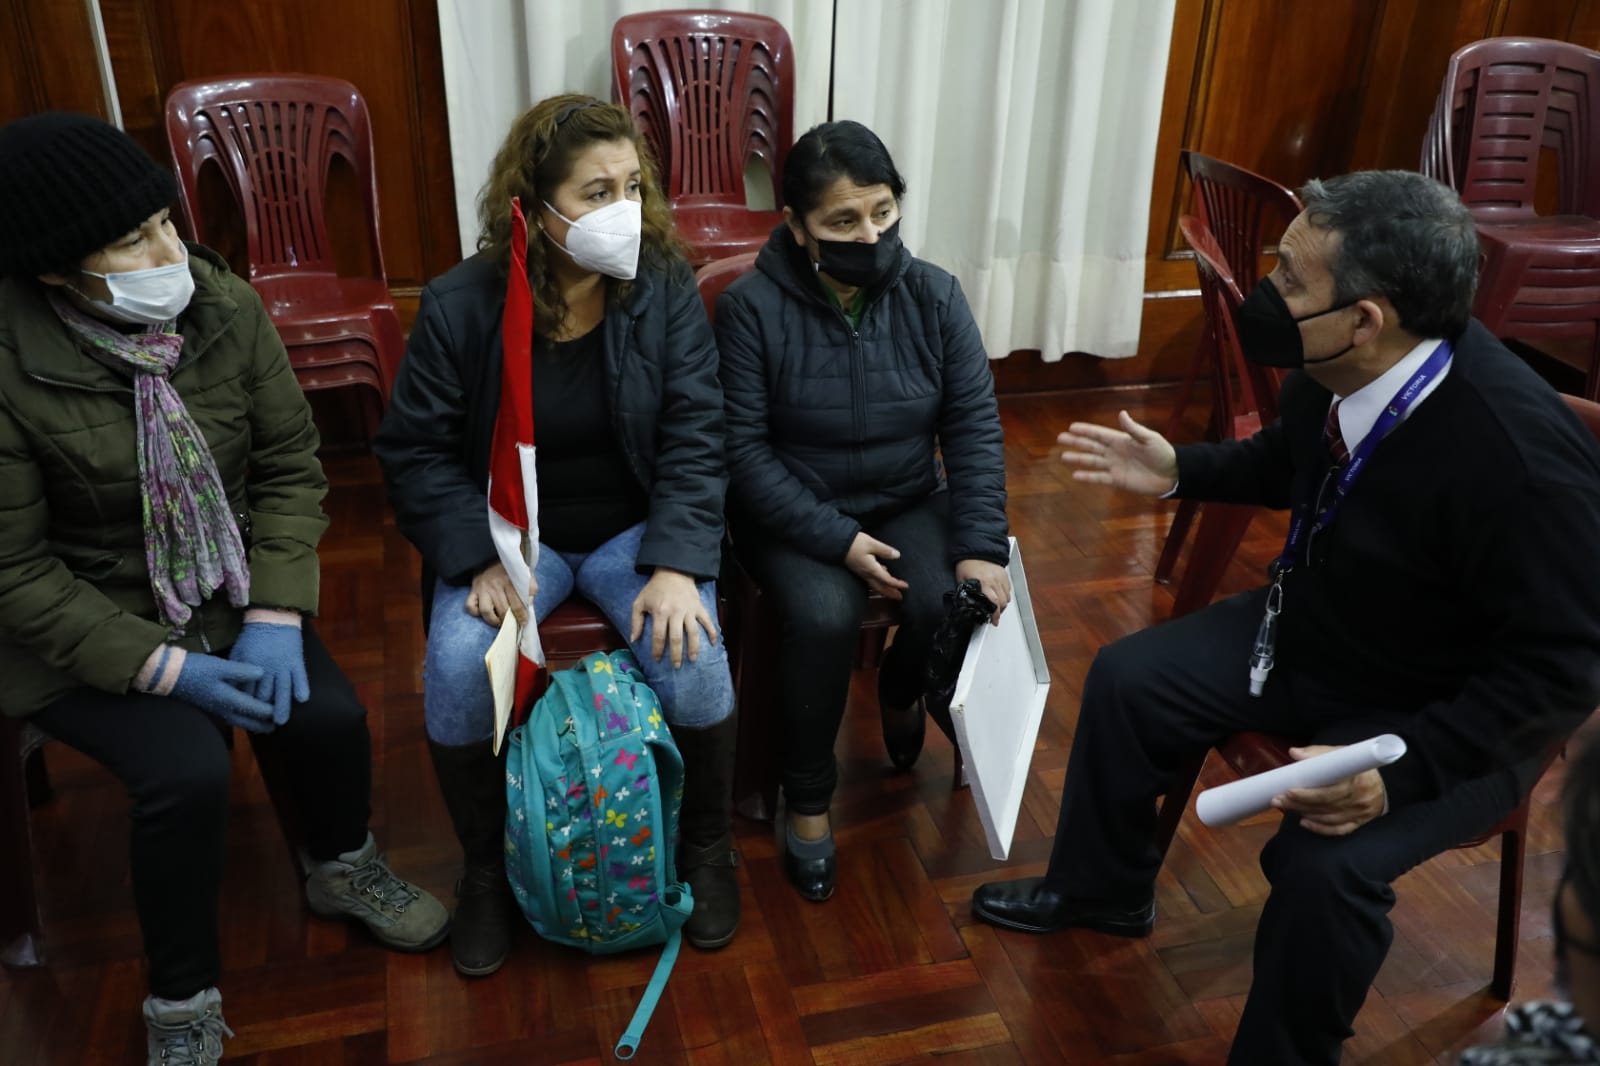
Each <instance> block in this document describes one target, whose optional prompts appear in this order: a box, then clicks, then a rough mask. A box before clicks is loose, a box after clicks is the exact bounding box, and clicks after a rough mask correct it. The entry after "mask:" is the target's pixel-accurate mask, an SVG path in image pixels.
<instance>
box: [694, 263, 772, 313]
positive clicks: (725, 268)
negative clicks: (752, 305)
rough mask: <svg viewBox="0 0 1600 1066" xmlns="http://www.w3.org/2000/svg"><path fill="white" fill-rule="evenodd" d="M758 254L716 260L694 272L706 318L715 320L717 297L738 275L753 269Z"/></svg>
mask: <svg viewBox="0 0 1600 1066" xmlns="http://www.w3.org/2000/svg"><path fill="white" fill-rule="evenodd" d="M759 254H760V253H759V252H744V253H742V254H740V255H732V256H729V257H728V258H726V259H718V260H717V261H716V262H714V263H707V264H706V265H705V266H703V267H701V268H700V269H699V270H697V271H695V274H694V280H695V284H696V285H697V286H698V287H699V289H700V302H701V303H703V304H705V306H706V318H708V319H711V320H713V321H714V320H715V319H716V317H717V297H719V296H721V295H722V290H723V289H726V288H727V287H728V286H729V285H732V284H733V283H734V281H735V280H737V279H738V278H739V276H740V275H742V274H744V273H745V272H746V271H749V270H751V269H753V268H754V267H755V265H756V256H757V255H759Z"/></svg>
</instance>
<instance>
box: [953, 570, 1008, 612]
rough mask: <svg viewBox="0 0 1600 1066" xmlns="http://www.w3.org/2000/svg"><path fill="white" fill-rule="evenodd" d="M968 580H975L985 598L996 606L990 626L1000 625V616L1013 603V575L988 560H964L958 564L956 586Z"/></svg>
mask: <svg viewBox="0 0 1600 1066" xmlns="http://www.w3.org/2000/svg"><path fill="white" fill-rule="evenodd" d="M968 578H973V579H975V580H976V581H977V582H978V588H979V589H980V590H982V592H983V595H984V598H985V599H987V600H988V601H989V602H990V603H992V604H994V614H992V615H990V616H989V624H990V625H996V626H997V625H999V624H1000V616H1001V615H1002V614H1004V613H1005V609H1006V607H1007V606H1008V605H1009V604H1010V603H1011V575H1010V574H1008V573H1007V572H1006V568H1005V567H1003V566H998V565H996V564H995V563H991V562H989V561H988V560H987V559H963V560H961V561H960V562H959V563H957V564H956V584H958V585H959V584H961V582H963V581H965V580H967V579H968Z"/></svg>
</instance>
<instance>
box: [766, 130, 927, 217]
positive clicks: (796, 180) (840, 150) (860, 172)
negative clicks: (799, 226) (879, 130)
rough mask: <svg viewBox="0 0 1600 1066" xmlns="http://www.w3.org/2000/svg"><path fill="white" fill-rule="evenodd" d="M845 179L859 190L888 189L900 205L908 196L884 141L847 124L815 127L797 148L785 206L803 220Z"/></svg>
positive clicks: (789, 162) (786, 177) (789, 164)
mask: <svg viewBox="0 0 1600 1066" xmlns="http://www.w3.org/2000/svg"><path fill="white" fill-rule="evenodd" d="M840 178H849V179H850V180H851V181H853V182H855V183H856V184H857V185H887V186H889V191H890V192H892V193H894V198H895V199H896V200H899V199H900V198H901V197H902V196H904V195H905V192H906V179H904V178H902V177H901V176H900V172H899V171H898V170H896V169H895V166H894V160H893V159H892V158H890V156H889V149H887V148H885V147H884V146H883V142H882V141H881V140H879V139H878V135H877V134H876V133H873V132H872V131H871V130H869V129H867V127H865V126H863V125H862V124H861V123H859V122H852V121H850V120H849V119H845V120H844V121H841V122H824V123H823V124H822V125H820V126H813V127H811V128H810V129H809V130H807V131H806V132H805V133H804V134H803V135H802V136H801V138H800V139H799V140H798V141H795V142H794V147H793V148H791V149H789V156H788V158H787V159H785V160H784V163H783V202H784V204H785V205H786V206H787V207H789V208H790V209H791V210H792V211H794V213H795V215H796V216H798V217H799V218H802V219H803V218H805V216H807V215H809V214H810V213H811V212H812V211H815V210H816V208H817V205H818V204H819V203H821V202H822V194H823V193H824V192H826V191H827V189H828V186H830V185H832V184H833V183H834V182H836V181H838V180H839V179H840Z"/></svg>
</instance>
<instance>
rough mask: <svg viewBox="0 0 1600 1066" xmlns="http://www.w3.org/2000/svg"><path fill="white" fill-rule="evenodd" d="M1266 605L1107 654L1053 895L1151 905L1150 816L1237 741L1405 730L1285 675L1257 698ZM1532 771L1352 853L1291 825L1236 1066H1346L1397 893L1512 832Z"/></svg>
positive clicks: (1463, 791)
mask: <svg viewBox="0 0 1600 1066" xmlns="http://www.w3.org/2000/svg"><path fill="white" fill-rule="evenodd" d="M1263 602H1264V590H1262V591H1258V592H1255V593H1247V594H1245V595H1242V596H1236V597H1233V598H1232V599H1229V600H1226V601H1224V602H1222V603H1218V604H1215V605H1213V606H1211V607H1209V608H1207V609H1206V610H1203V611H1198V612H1196V613H1194V614H1192V615H1189V616H1188V617H1186V618H1183V619H1180V620H1178V621H1175V622H1171V623H1168V624H1166V625H1161V626H1156V627H1154V628H1151V629H1147V630H1144V631H1142V632H1139V633H1135V634H1133V635H1132V636H1129V637H1127V638H1125V639H1123V640H1120V641H1117V642H1116V643H1115V644H1112V645H1110V646H1108V647H1106V648H1103V649H1102V650H1101V651H1100V654H1099V655H1098V656H1097V657H1096V658H1095V661H1094V665H1093V666H1092V667H1091V668H1090V670H1089V675H1088V677H1087V678H1086V680H1085V682H1084V689H1083V703H1082V710H1081V712H1080V715H1079V719H1078V727H1077V734H1076V735H1075V736H1074V738H1073V743H1072V754H1071V757H1070V758H1069V760H1068V763H1067V777H1066V786H1065V790H1064V792H1063V794H1062V798H1061V815H1060V821H1059V823H1058V826H1057V829H1056V838H1055V850H1054V852H1053V853H1052V855H1051V857H1050V868H1049V872H1048V874H1047V877H1048V880H1049V883H1050V885H1051V887H1053V888H1055V889H1056V890H1058V891H1060V892H1063V893H1065V894H1067V895H1069V896H1073V897H1078V898H1083V899H1097V900H1126V901H1142V900H1147V899H1149V898H1150V895H1151V892H1152V890H1153V886H1154V883H1155V877H1156V873H1157V870H1158V869H1159V867H1160V863H1161V857H1160V855H1159V854H1157V851H1156V847H1155V843H1154V839H1155V838H1154V833H1155V825H1156V807H1155V800H1156V798H1157V797H1159V796H1161V795H1164V794H1165V792H1166V790H1167V788H1168V787H1169V786H1170V785H1171V783H1172V779H1173V776H1174V775H1175V773H1176V772H1177V771H1178V770H1179V768H1180V767H1182V766H1184V765H1186V764H1188V763H1189V762H1191V761H1192V760H1193V759H1194V757H1195V756H1196V755H1197V754H1199V753H1201V752H1203V751H1205V750H1206V749H1208V748H1209V747H1211V746H1213V745H1214V744H1215V743H1216V742H1217V741H1219V740H1221V739H1223V738H1224V737H1226V736H1228V735H1230V734H1232V733H1236V732H1241V731H1246V730H1260V731H1263V732H1272V733H1279V734H1282V735H1284V736H1287V737H1290V738H1293V739H1295V740H1296V741H1299V742H1302V743H1317V744H1344V743H1351V742H1354V741H1358V740H1363V739H1365V738H1367V737H1371V736H1375V735H1377V734H1379V733H1383V732H1389V731H1392V730H1393V729H1394V728H1395V726H1396V725H1398V724H1401V723H1403V721H1404V716H1405V714H1406V713H1408V712H1406V711H1403V710H1397V709H1393V708H1390V709H1386V710H1373V709H1370V708H1361V709H1353V708H1351V707H1350V706H1349V704H1348V703H1346V702H1344V701H1342V700H1341V699H1340V697H1339V696H1338V694H1337V693H1334V692H1332V691H1331V690H1329V689H1328V688H1327V687H1326V686H1324V685H1320V684H1318V683H1315V682H1313V681H1310V680H1309V679H1306V678H1304V677H1296V676H1294V675H1292V674H1291V673H1290V672H1289V671H1288V670H1286V669H1285V668H1284V667H1282V666H1280V667H1279V668H1278V669H1277V670H1275V671H1273V673H1272V675H1271V677H1270V679H1269V680H1268V682H1267V685H1266V689H1265V691H1264V692H1263V693H1262V695H1261V696H1259V697H1252V696H1251V695H1250V694H1249V682H1248V676H1247V665H1248V664H1247V658H1248V655H1249V650H1250V645H1251V641H1252V639H1253V638H1254V635H1255V630H1256V626H1257V624H1258V623H1259V622H1260V620H1261V608H1262V605H1263ZM1291 609H1292V608H1291ZM1537 769H1538V766H1537V763H1536V762H1535V763H1532V764H1525V765H1522V766H1518V767H1515V768H1508V769H1507V770H1506V771H1505V772H1501V773H1497V774H1495V775H1493V776H1489V777H1485V778H1483V779H1481V780H1477V781H1472V782H1469V783H1467V784H1465V785H1461V786H1458V787H1456V788H1454V789H1452V790H1450V791H1449V792H1447V793H1446V794H1445V795H1443V796H1441V797H1439V798H1437V799H1434V800H1430V801H1426V802H1421V803H1415V804H1409V805H1401V806H1398V807H1396V808H1393V809H1391V810H1390V811H1389V813H1388V814H1387V815H1384V816H1382V817H1380V818H1377V819H1375V820H1373V821H1372V822H1369V823H1368V824H1367V825H1365V826H1363V827H1361V828H1360V829H1358V830H1356V831H1355V832H1354V833H1351V834H1350V835H1348V836H1344V837H1332V838H1330V837H1322V836H1318V835H1316V834H1314V833H1311V832H1309V831H1307V830H1304V829H1301V828H1300V827H1299V824H1298V818H1297V817H1296V816H1293V815H1288V816H1286V817H1285V818H1284V820H1283V824H1282V825H1281V826H1280V828H1279V830H1278V833H1277V835H1276V836H1275V837H1273V838H1272V840H1271V841H1270V842H1268V844H1267V846H1266V847H1265V848H1264V849H1263V850H1262V853H1261V868H1262V870H1263V872H1265V874H1266V875H1267V880H1268V881H1269V882H1270V883H1271V885H1272V893H1271V895H1270V896H1269V897H1268V899H1267V903H1266V906H1265V907H1264V909H1263V910H1262V912H1261V921H1260V924H1259V925H1258V926H1257V927H1256V940H1255V973H1254V980H1253V982H1252V984H1251V987H1250V996H1249V999H1248V1001H1247V1002H1246V1003H1245V1008H1244V1013H1243V1016H1242V1017H1241V1019H1240V1021H1239V1030H1238V1033H1237V1035H1236V1036H1235V1038H1234V1044H1233V1052H1232V1054H1231V1056H1230V1058H1229V1062H1230V1063H1233V1064H1237V1066H1259V1064H1261V1063H1273V1064H1275V1066H1294V1064H1299V1063H1307V1064H1318V1066H1321V1064H1325V1063H1337V1062H1338V1061H1339V1058H1340V1054H1341V1049H1342V1045H1343V1042H1344V1041H1345V1039H1346V1038H1348V1037H1349V1036H1350V1033H1351V1031H1352V1030H1351V1023H1352V1022H1353V1021H1354V1020H1355V1016H1356V1013H1357V1011H1359V1010H1360V1008H1361V1004H1362V1001H1363V1000H1365V999H1366V995H1367V989H1368V988H1369V987H1370V985H1371V984H1372V981H1373V978H1374V977H1376V976H1377V973H1378V968H1379V966H1380V965H1382V963H1383V959H1384V956H1385V955H1387V954H1388V951H1389V945H1390V943H1391V941H1392V940H1393V935H1394V931H1393V928H1392V927H1391V926H1390V923H1389V910H1390V908H1391V907H1393V905H1394V892H1393V890H1392V889H1391V888H1390V883H1391V882H1392V881H1394V880H1395V879H1396V878H1397V877H1399V876H1400V875H1401V874H1403V873H1405V872H1406V871H1407V870H1409V869H1411V868H1412V867H1413V866H1416V865H1418V864H1419V863H1422V862H1424V861H1426V860H1427V859H1429V858H1431V857H1433V856H1434V855H1437V854H1438V853H1440V852H1442V851H1445V850H1447V849H1449V848H1451V847H1454V846H1455V845H1457V844H1460V843H1462V842H1463V841H1465V840H1469V839H1471V838H1472V837H1473V836H1474V835H1475V834H1479V833H1482V832H1483V831H1484V830H1486V829H1488V828H1489V827H1490V826H1492V825H1494V824H1495V823H1496V822H1497V821H1499V820H1500V819H1501V818H1503V817H1505V815H1506V814H1508V813H1509V812H1510V811H1511V810H1512V809H1513V808H1514V807H1515V806H1516V805H1517V803H1518V802H1519V800H1520V798H1521V795H1522V794H1523V793H1524V792H1525V791H1526V790H1527V788H1529V787H1531V784H1532V781H1531V777H1532V774H1533V773H1535V772H1537Z"/></svg>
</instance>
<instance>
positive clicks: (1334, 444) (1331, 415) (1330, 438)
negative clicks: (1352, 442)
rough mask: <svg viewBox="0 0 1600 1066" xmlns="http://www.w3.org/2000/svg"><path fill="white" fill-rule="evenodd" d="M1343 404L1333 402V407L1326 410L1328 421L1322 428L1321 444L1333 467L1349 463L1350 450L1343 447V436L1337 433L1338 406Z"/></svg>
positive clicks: (1340, 401)
mask: <svg viewBox="0 0 1600 1066" xmlns="http://www.w3.org/2000/svg"><path fill="white" fill-rule="evenodd" d="M1343 402H1344V401H1343V400H1335V401H1333V406H1332V407H1330V408H1328V421H1327V422H1326V423H1325V424H1324V425H1323V427H1322V443H1323V444H1325V445H1326V446H1327V448H1328V455H1329V456H1330V457H1331V458H1332V459H1333V465H1334V466H1343V465H1344V464H1345V463H1348V462H1349V461H1350V449H1349V448H1346V447H1345V446H1344V434H1343V433H1341V432H1340V431H1339V405H1340V404H1341V403H1343Z"/></svg>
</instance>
